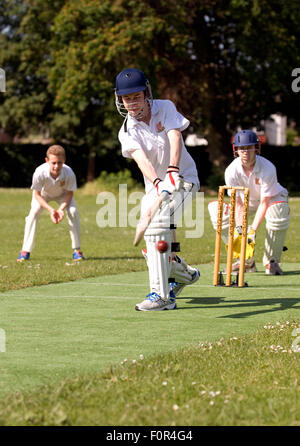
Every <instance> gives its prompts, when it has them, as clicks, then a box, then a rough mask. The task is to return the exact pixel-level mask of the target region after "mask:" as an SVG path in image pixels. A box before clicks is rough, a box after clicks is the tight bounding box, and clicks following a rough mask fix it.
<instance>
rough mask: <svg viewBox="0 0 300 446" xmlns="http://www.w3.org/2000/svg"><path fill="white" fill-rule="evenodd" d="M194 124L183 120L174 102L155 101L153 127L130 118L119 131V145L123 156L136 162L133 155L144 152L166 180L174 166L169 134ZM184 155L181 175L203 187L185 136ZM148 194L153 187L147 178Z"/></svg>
mask: <svg viewBox="0 0 300 446" xmlns="http://www.w3.org/2000/svg"><path fill="white" fill-rule="evenodd" d="M189 124H190V121H189V120H188V119H186V118H185V117H184V116H182V115H181V114H180V113H179V112H178V111H177V109H176V107H175V105H174V104H173V102H172V101H170V100H167V99H165V100H163V99H154V100H153V105H152V109H151V120H150V123H149V125H147V124H146V123H145V122H141V121H138V120H137V119H135V118H132V117H131V116H130V115H128V118H127V119H126V120H125V121H124V123H123V125H122V127H121V129H120V131H119V141H120V142H121V145H122V155H123V156H124V157H125V158H132V156H131V152H133V151H134V150H137V149H138V150H143V151H144V152H145V154H146V156H147V158H148V159H149V160H150V162H151V164H152V165H153V167H154V169H155V171H156V173H157V176H158V177H159V178H161V179H162V180H163V179H164V177H165V175H166V171H167V168H168V166H169V164H170V143H169V139H168V136H167V133H168V131H169V130H173V129H179V130H180V131H181V132H182V131H183V130H185V129H186V128H187V127H188V126H189ZM181 143H182V153H181V159H180V163H179V169H180V174H181V175H182V176H183V177H184V180H185V181H187V182H190V183H194V184H199V178H198V173H197V169H196V164H195V162H194V160H193V158H192V157H191V155H190V154H189V153H188V151H187V149H186V147H185V145H184V141H183V138H182V136H181ZM144 182H145V188H146V192H149V191H150V190H151V189H152V188H153V184H152V183H151V181H149V180H148V178H146V177H145V176H144Z"/></svg>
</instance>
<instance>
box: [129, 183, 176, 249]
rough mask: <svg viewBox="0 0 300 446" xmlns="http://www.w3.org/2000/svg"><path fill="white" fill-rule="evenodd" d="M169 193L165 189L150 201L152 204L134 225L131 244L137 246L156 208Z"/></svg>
mask: <svg viewBox="0 0 300 446" xmlns="http://www.w3.org/2000/svg"><path fill="white" fill-rule="evenodd" d="M169 196H170V194H169V193H168V192H166V191H164V192H162V193H161V194H160V195H159V197H157V199H156V200H155V201H154V203H152V205H151V206H150V207H149V208H148V209H147V211H146V212H145V214H144V215H143V216H142V218H141V219H140V221H139V223H138V224H137V226H136V231H135V238H134V241H133V246H138V244H139V243H140V241H141V239H142V238H143V235H144V233H145V231H146V229H147V228H148V226H149V225H150V223H151V221H152V220H153V218H154V217H155V215H156V213H157V211H158V209H159V208H160V206H161V204H162V202H163V201H165V200H166V199H167V198H169Z"/></svg>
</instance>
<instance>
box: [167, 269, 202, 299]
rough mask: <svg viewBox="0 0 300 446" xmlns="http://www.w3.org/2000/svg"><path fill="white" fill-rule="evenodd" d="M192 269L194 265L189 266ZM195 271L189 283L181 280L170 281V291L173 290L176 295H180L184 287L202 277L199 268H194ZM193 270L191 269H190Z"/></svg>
mask: <svg viewBox="0 0 300 446" xmlns="http://www.w3.org/2000/svg"><path fill="white" fill-rule="evenodd" d="M189 268H190V270H192V267H189ZM193 269H194V272H193V273H192V279H191V281H190V282H189V283H180V282H171V283H170V291H173V293H174V295H175V297H177V296H179V294H180V293H181V291H182V290H183V288H184V287H185V286H187V285H192V283H195V282H197V280H199V277H200V271H199V270H198V269H197V268H193ZM190 272H191V271H190Z"/></svg>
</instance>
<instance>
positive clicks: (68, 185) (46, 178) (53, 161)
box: [17, 145, 84, 262]
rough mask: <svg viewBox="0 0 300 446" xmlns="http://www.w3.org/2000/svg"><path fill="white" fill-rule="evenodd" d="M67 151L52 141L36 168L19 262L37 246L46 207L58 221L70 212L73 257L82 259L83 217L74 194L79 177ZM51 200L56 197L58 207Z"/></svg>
mask: <svg viewBox="0 0 300 446" xmlns="http://www.w3.org/2000/svg"><path fill="white" fill-rule="evenodd" d="M65 160H66V155H65V150H64V148H63V147H61V146H59V145H53V146H51V147H49V149H48V150H47V154H46V158H45V161H46V162H45V163H44V164H42V165H40V166H39V167H37V168H36V170H35V172H34V174H33V178H32V186H31V189H32V191H33V192H32V200H31V209H30V212H29V215H28V216H27V217H26V219H25V221H26V223H25V231H24V240H23V246H22V251H21V252H20V254H19V257H18V258H17V261H18V262H24V261H25V260H29V258H30V253H31V252H32V250H33V247H34V239H35V233H36V228H37V222H38V220H39V218H40V215H41V212H42V210H43V209H46V210H47V211H48V212H49V214H50V218H51V220H52V222H53V223H54V224H58V223H60V222H61V221H62V219H63V218H64V211H66V213H67V218H68V223H69V230H70V236H71V241H72V248H73V260H74V261H79V260H83V259H84V257H83V254H82V252H81V250H80V221H79V215H78V211H77V208H76V204H75V200H74V197H73V194H74V191H75V190H76V189H77V182H76V177H75V174H74V172H73V170H72V169H71V167H69V166H67V165H66V164H65ZM50 201H56V202H57V203H58V204H59V208H58V209H57V210H56V209H54V208H53V207H52V206H50V204H49V202H50Z"/></svg>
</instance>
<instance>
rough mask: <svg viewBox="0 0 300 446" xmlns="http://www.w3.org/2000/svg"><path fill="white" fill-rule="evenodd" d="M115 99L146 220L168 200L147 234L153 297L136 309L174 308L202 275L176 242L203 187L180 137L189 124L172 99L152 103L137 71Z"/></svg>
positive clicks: (123, 76)
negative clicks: (140, 183) (141, 187)
mask: <svg viewBox="0 0 300 446" xmlns="http://www.w3.org/2000/svg"><path fill="white" fill-rule="evenodd" d="M115 101H116V107H117V110H118V111H119V113H120V114H121V115H122V116H124V117H125V120H124V122H123V125H122V127H121V129H120V131H119V140H120V143H121V145H122V155H123V156H124V157H127V158H132V159H134V160H135V162H136V163H137V165H138V167H139V169H140V171H141V173H142V174H143V177H144V183H145V191H146V194H145V196H144V197H143V200H142V204H141V216H143V214H145V213H146V211H147V210H148V209H149V207H150V206H151V205H152V204H153V203H154V201H155V200H157V197H158V196H159V195H160V194H162V193H164V196H166V197H167V198H166V199H165V200H164V201H163V202H162V205H161V206H160V208H159V209H158V211H157V213H156V214H155V216H154V218H153V219H152V221H151V222H150V224H149V226H148V227H147V229H146V231H145V233H144V238H145V241H146V248H147V249H145V250H143V251H142V253H143V255H144V257H145V259H146V261H147V266H148V270H149V282H150V293H149V294H148V295H146V299H144V300H143V301H142V302H141V303H139V304H137V305H136V307H135V308H136V310H138V311H158V310H173V309H175V308H176V300H175V297H176V295H178V294H179V292H181V290H182V289H183V287H184V286H186V285H189V284H192V283H195V282H196V281H197V280H198V279H199V276H200V272H199V271H198V269H196V268H193V267H191V266H189V265H187V263H186V262H185V261H184V260H183V259H181V258H180V257H179V256H178V255H177V254H176V252H178V250H179V249H178V248H179V246H178V245H179V244H178V243H176V242H175V240H176V239H175V228H176V220H177V219H178V217H179V215H181V212H182V211H183V206H186V205H187V204H188V203H190V202H191V201H192V199H193V198H194V196H195V194H196V192H197V191H198V190H199V187H200V183H199V179H198V174H197V169H196V165H195V163H194V161H193V159H192V157H191V156H190V155H189V153H188V152H187V150H186V147H185V145H184V142H183V138H182V135H181V132H182V131H183V130H185V129H186V128H187V127H188V125H189V121H188V120H187V119H186V118H185V117H184V116H182V115H181V114H180V113H179V112H178V111H177V109H176V107H175V105H174V103H173V102H171V101H170V100H159V99H156V100H154V99H153V97H152V92H151V86H150V83H149V81H148V79H147V78H146V76H145V74H144V73H143V72H142V71H140V70H139V69H137V68H128V69H125V70H123V71H121V72H120V73H119V74H118V76H117V77H116V88H115ZM165 192H167V194H166V193H165Z"/></svg>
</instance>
